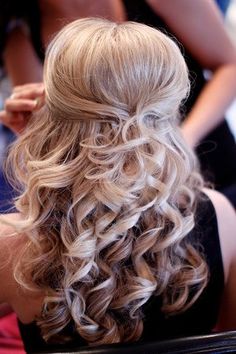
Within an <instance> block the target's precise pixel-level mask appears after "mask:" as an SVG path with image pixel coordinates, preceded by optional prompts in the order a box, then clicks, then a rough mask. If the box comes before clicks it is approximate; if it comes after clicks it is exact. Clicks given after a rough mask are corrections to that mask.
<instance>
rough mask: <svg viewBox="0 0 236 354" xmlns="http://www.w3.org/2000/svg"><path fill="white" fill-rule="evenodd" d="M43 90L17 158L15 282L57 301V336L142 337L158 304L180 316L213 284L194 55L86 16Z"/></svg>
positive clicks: (51, 311) (57, 49) (52, 61)
mask: <svg viewBox="0 0 236 354" xmlns="http://www.w3.org/2000/svg"><path fill="white" fill-rule="evenodd" d="M44 82H45V90H46V105H45V107H44V108H43V109H42V110H41V111H40V112H39V113H38V114H36V115H35V116H34V117H33V118H32V119H31V122H30V124H29V126H28V128H27V129H26V131H25V132H24V133H23V134H22V136H20V138H19V139H18V141H17V142H16V143H15V144H14V146H13V148H12V151H11V153H10V156H9V161H10V163H11V165H12V166H13V172H14V179H15V180H17V181H18V182H19V186H20V190H21V193H20V196H19V197H18V198H17V200H16V207H17V209H18V211H19V212H20V213H22V215H23V216H24V221H23V222H21V223H18V224H17V225H16V226H17V227H18V231H21V232H24V233H25V234H26V235H27V236H28V243H27V246H26V247H25V250H24V256H23V257H21V259H20V260H19V261H18V264H17V266H16V269H15V276H16V278H17V280H18V282H19V283H20V284H21V285H22V286H23V287H26V288H30V289H36V288H41V289H44V290H45V293H46V294H47V296H46V298H45V306H44V312H43V315H42V317H41V318H40V319H39V320H38V324H39V325H40V327H41V329H42V333H43V335H44V338H45V339H46V340H48V339H49V338H50V337H52V336H55V335H58V334H60V333H61V332H63V329H64V328H65V326H66V325H67V324H68V323H70V322H73V324H74V328H75V329H76V331H77V332H78V333H79V334H80V335H81V336H82V337H83V338H84V339H85V340H86V341H87V342H89V343H91V344H101V343H114V342H120V341H133V340H137V339H138V338H139V337H140V336H141V334H142V330H143V321H142V318H143V314H142V306H143V305H144V304H145V303H146V302H147V301H148V300H149V299H150V297H151V296H154V295H161V296H162V297H163V311H164V312H166V313H171V314H173V313H177V312H180V311H183V310H185V309H186V308H188V307H189V306H191V304H192V303H193V302H194V301H195V300H196V298H197V297H198V296H199V295H200V293H201V292H202V290H203V288H204V287H205V285H206V281H207V267H206V263H205V261H204V259H203V258H202V256H201V254H200V252H199V251H198V250H197V249H195V248H194V247H193V246H191V245H190V244H189V242H188V241H187V238H186V236H187V235H188V234H189V232H190V231H191V230H192V229H193V227H194V211H195V205H196V201H197V198H198V193H199V191H200V189H201V187H202V180H201V177H200V176H199V175H198V173H197V172H196V171H197V164H196V161H195V157H194V156H193V153H192V152H191V151H190V150H189V149H188V148H187V147H186V145H185V143H184V142H183V139H182V137H181V134H180V133H179V129H178V127H177V124H178V114H179V113H178V112H179V106H180V104H181V102H182V101H183V99H184V98H185V97H186V95H187V93H188V89H189V80H188V73H187V69H186V65H185V62H184V59H183V58H182V56H181V54H180V51H179V49H178V48H177V46H176V44H175V43H174V42H173V41H172V40H171V39H169V38H168V37H166V36H165V35H164V34H162V33H161V32H159V31H157V30H155V29H153V28H150V27H147V26H145V25H142V24H138V23H131V22H126V23H123V24H116V23H113V22H109V21H106V20H101V19H82V20H78V21H75V22H73V23H71V24H69V25H68V26H66V27H65V28H64V29H63V30H62V31H61V32H60V33H59V34H58V35H57V36H56V38H55V39H54V40H53V42H52V43H51V45H50V46H49V49H48V52H47V56H46V64H45V71H44ZM193 293H194V295H193ZM190 294H191V296H190Z"/></svg>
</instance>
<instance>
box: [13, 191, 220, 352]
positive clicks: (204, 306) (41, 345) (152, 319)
mask: <svg viewBox="0 0 236 354" xmlns="http://www.w3.org/2000/svg"><path fill="white" fill-rule="evenodd" d="M195 223H196V226H195V228H194V229H193V231H192V232H191V233H190V234H189V235H188V236H187V237H188V238H189V241H190V242H191V244H200V245H201V247H202V248H203V250H204V254H205V258H206V261H207V264H208V266H209V273H210V277H209V282H208V285H207V287H206V288H205V290H204V291H203V293H202V294H201V296H200V297H199V298H198V300H197V301H196V302H195V303H194V305H193V306H192V307H191V308H190V309H188V310H186V311H185V312H184V313H182V314H179V315H175V316H170V317H168V318H167V317H166V316H165V315H164V314H163V313H162V312H161V310H160V305H161V298H160V297H154V296H153V297H152V298H151V299H150V301H149V302H148V303H147V304H146V305H145V306H144V308H143V310H144V316H145V317H144V331H143V334H142V337H141V339H140V340H141V341H153V340H159V339H167V338H174V337H181V336H187V335H200V334H206V333H210V332H211V331H212V329H213V328H214V326H215V324H216V321H217V316H218V312H219V306H220V301H221V295H222V292H223V288H224V272H223V263H222V256H221V248H220V241H219V234H218V227H217V219H216V214H215V210H214V207H213V205H212V203H211V201H210V200H209V199H208V198H205V200H203V201H201V202H199V205H198V208H197V212H196V219H195ZM19 325H20V331H21V335H22V338H23V341H24V344H25V349H26V351H28V352H37V351H40V350H41V351H43V350H45V349H46V348H48V349H49V348H50V349H53V350H54V351H60V350H62V349H67V350H69V349H71V350H73V349H76V348H78V347H79V346H84V345H86V343H85V341H84V340H83V339H82V338H81V337H80V336H79V335H75V339H74V340H73V341H71V342H70V343H66V344H65V345H62V344H60V345H56V344H46V343H45V342H44V341H43V340H42V338H41V337H40V332H39V329H38V328H37V326H36V325H35V324H30V325H22V324H19ZM67 330H68V331H71V333H72V331H73V328H72V326H71V327H70V328H67Z"/></svg>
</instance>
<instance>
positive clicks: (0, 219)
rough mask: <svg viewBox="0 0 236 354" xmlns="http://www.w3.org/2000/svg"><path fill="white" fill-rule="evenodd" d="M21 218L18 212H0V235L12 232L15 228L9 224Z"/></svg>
mask: <svg viewBox="0 0 236 354" xmlns="http://www.w3.org/2000/svg"><path fill="white" fill-rule="evenodd" d="M21 220H22V216H21V215H20V213H12V214H0V237H4V236H8V235H10V234H12V233H14V232H15V230H14V228H13V226H11V224H13V223H14V222H17V221H21Z"/></svg>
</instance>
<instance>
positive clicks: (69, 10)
mask: <svg viewBox="0 0 236 354" xmlns="http://www.w3.org/2000/svg"><path fill="white" fill-rule="evenodd" d="M39 6H40V16H41V28H42V29H41V33H42V42H43V45H44V48H46V47H47V44H48V43H49V42H50V40H51V39H52V37H53V34H55V33H57V32H58V31H59V30H60V29H61V28H62V27H63V26H64V25H65V24H67V23H69V22H71V21H73V20H75V19H77V18H79V17H96V16H98V17H104V18H109V19H111V20H115V21H118V22H120V21H123V20H124V19H125V13H124V8H123V4H122V2H120V0H99V1H94V0H40V1H39ZM16 53H17V55H16ZM4 63H5V67H6V70H7V73H8V76H9V78H10V80H11V82H12V86H16V85H22V84H25V83H31V82H39V81H42V77H43V67H42V63H41V62H40V60H39V58H38V57H37V55H36V53H35V51H34V48H33V45H32V43H31V41H30V38H29V36H28V35H27V33H26V32H25V31H24V30H23V29H22V28H21V27H16V28H15V29H14V30H13V31H12V32H11V33H10V34H9V35H8V39H7V43H6V47H5V51H4ZM26 63H27V64H26Z"/></svg>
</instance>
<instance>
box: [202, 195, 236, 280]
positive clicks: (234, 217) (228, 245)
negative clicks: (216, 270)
mask: <svg viewBox="0 0 236 354" xmlns="http://www.w3.org/2000/svg"><path fill="white" fill-rule="evenodd" d="M204 192H205V193H206V194H207V195H208V197H209V198H210V200H211V201H212V203H213V205H214V208H215V211H216V216H217V223H218V230H219V236H220V244H221V251H222V257H223V263H224V271H225V279H226V280H227V278H228V274H229V268H230V266H231V263H232V261H233V260H234V259H236V212H235V209H234V208H233V206H232V204H231V203H230V202H229V200H228V199H227V198H226V197H225V196H224V195H223V194H221V193H219V192H217V191H214V190H210V189H205V190H204Z"/></svg>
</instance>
